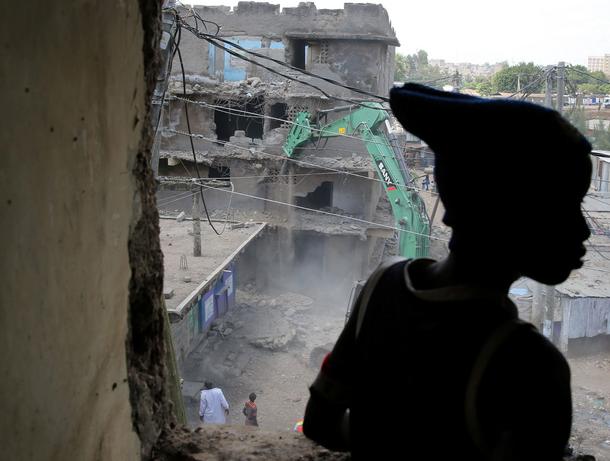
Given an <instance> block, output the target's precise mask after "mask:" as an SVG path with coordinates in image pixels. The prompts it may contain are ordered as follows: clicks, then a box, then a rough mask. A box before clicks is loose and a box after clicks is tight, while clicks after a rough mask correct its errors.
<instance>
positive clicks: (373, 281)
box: [356, 256, 407, 338]
mask: <svg viewBox="0 0 610 461" xmlns="http://www.w3.org/2000/svg"><path fill="white" fill-rule="evenodd" d="M406 261H407V259H406V258H403V257H401V256H392V257H390V258H387V259H384V260H383V261H382V262H381V264H380V265H379V267H377V269H375V272H373V273H372V274H371V275H370V277H369V278H368V280H367V281H366V284H365V285H364V288H363V289H362V293H361V295H360V298H359V299H360V302H359V304H358V321H357V322H356V338H358V335H359V334H360V328H362V323H363V322H364V316H365V314H366V309H367V307H368V305H369V301H370V300H371V296H373V292H374V291H375V287H376V286H377V284H378V283H379V280H381V277H382V276H383V274H385V273H386V272H387V270H388V269H390V268H391V267H394V266H395V265H396V264H401V263H405V262H406Z"/></svg>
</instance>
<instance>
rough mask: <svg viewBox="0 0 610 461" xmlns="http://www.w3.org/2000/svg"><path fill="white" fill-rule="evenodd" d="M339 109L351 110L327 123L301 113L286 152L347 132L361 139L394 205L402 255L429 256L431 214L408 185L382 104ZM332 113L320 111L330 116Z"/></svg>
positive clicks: (408, 178) (293, 153)
mask: <svg viewBox="0 0 610 461" xmlns="http://www.w3.org/2000/svg"><path fill="white" fill-rule="evenodd" d="M336 111H349V113H348V114H347V115H345V116H344V117H341V118H339V119H336V120H334V121H332V122H330V123H327V124H322V123H316V124H312V123H311V115H310V114H309V113H308V112H299V113H298V114H297V116H296V118H295V120H294V124H293V126H292V128H291V130H290V132H289V133H288V136H287V138H286V142H285V143H284V146H283V150H284V153H285V154H286V155H287V156H288V157H291V158H292V157H295V156H296V155H297V154H296V153H295V149H297V148H298V147H300V146H302V145H303V144H305V143H307V142H311V141H314V140H316V139H320V138H330V137H336V136H344V135H347V136H350V137H357V138H359V139H361V140H362V142H363V143H364V145H365V147H366V150H367V152H368V153H369V156H370V158H371V161H372V162H373V165H374V166H375V170H376V171H377V176H378V177H379V179H380V181H381V182H382V184H383V187H384V189H385V192H386V195H387V197H388V199H389V201H390V204H391V206H392V213H393V215H394V220H395V223H396V227H397V228H398V229H399V231H400V232H399V246H398V247H399V253H400V255H401V256H404V257H406V258H415V257H423V256H427V255H428V251H429V246H430V245H429V235H430V224H429V219H428V215H427V213H426V210H425V205H424V202H423V200H422V199H421V197H420V196H419V194H418V193H417V191H416V190H415V189H414V187H413V186H411V185H410V184H409V183H410V175H409V172H408V170H407V168H406V166H405V164H404V160H403V158H402V154H401V152H400V151H399V149H398V148H397V146H396V145H395V143H393V142H391V140H390V139H389V137H388V134H386V132H385V131H384V129H383V126H387V127H388V128H389V123H388V115H387V113H386V110H385V109H384V108H383V106H382V105H381V104H379V103H374V102H369V103H364V104H363V105H362V106H360V107H357V108H354V106H349V107H342V108H337V109H332V112H336ZM329 112H330V111H322V112H321V113H323V114H324V115H327V114H328V113H329ZM387 132H388V133H389V129H388V130H387Z"/></svg>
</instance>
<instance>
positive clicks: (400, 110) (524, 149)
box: [390, 83, 591, 226]
mask: <svg viewBox="0 0 610 461" xmlns="http://www.w3.org/2000/svg"><path fill="white" fill-rule="evenodd" d="M390 106H391V108H392V111H393V113H394V115H395V116H396V118H397V119H398V120H399V121H400V123H401V124H402V126H403V127H404V128H405V129H406V130H407V131H409V132H410V133H412V134H414V135H415V136H417V137H419V138H420V139H422V140H423V141H425V142H426V143H427V144H428V145H429V146H430V148H431V149H432V150H433V151H434V154H435V171H434V173H435V179H436V183H437V187H438V191H439V194H440V196H441V199H442V201H443V204H444V205H445V209H446V214H445V217H444V221H445V223H446V224H448V225H450V226H455V225H456V224H458V221H459V223H466V222H470V223H472V221H473V219H475V218H476V216H477V215H479V220H480V217H481V216H480V213H481V212H484V213H487V215H486V220H487V221H488V222H489V219H491V223H492V224H494V223H493V220H494V218H496V220H497V222H496V223H500V222H502V220H503V219H504V220H505V219H506V216H505V212H506V209H507V207H513V208H514V207H515V204H518V206H519V207H520V208H519V210H518V211H519V213H522V214H524V215H525V216H531V215H532V213H534V211H535V210H537V209H539V208H540V206H541V204H542V203H546V202H547V201H549V200H552V199H553V197H554V196H555V197H556V194H557V193H561V191H562V189H566V190H567V193H569V194H574V193H575V189H576V190H577V191H578V193H581V194H582V195H584V194H585V193H586V191H587V189H588V186H589V184H590V176H591V161H590V159H589V155H588V154H589V152H590V151H591V145H590V144H589V142H588V141H587V140H586V138H585V137H584V136H582V135H581V134H580V133H579V132H578V131H577V130H576V129H575V128H574V127H573V126H572V125H570V124H569V123H568V122H567V121H566V120H565V119H564V118H563V117H562V116H561V115H560V114H559V113H557V112H556V111H554V110H552V109H548V108H545V107H542V106H539V105H536V104H531V103H527V102H523V101H515V100H511V99H484V98H479V97H475V96H469V95H465V94H460V93H453V92H446V91H438V90H435V89H432V88H429V87H426V86H423V85H419V84H414V83H407V84H405V85H404V86H403V87H395V88H393V89H392V90H391V91H390ZM533 188H535V192H536V193H535V194H532V189H533ZM554 194H555V195H554ZM457 209H459V212H456V210H457ZM482 210H483V211H482ZM494 210H498V211H499V212H502V213H503V215H502V216H500V214H498V215H497V216H493V213H494ZM489 213H491V216H490V215H489Z"/></svg>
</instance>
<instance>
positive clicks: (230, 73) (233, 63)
mask: <svg viewBox="0 0 610 461" xmlns="http://www.w3.org/2000/svg"><path fill="white" fill-rule="evenodd" d="M227 40H229V41H230V42H233V43H235V44H237V45H239V46H241V47H242V48H245V49H247V50H260V49H261V48H262V41H261V40H260V39H253V38H240V37H227ZM224 46H225V47H227V48H229V49H231V50H234V51H236V52H238V53H243V52H240V51H239V50H237V49H235V48H234V47H232V46H231V45H227V44H224ZM269 48H271V49H273V50H282V49H284V44H283V43H282V42H278V41H274V42H271V45H270V47H269ZM216 53H223V55H224V56H223V61H224V80H225V82H237V81H240V80H245V79H246V78H247V74H246V68H247V66H248V63H247V62H246V61H243V60H241V59H239V58H238V57H236V56H233V55H231V54H230V53H227V52H226V51H225V50H221V49H220V48H217V47H215V46H214V45H212V44H211V43H208V73H209V74H210V76H215V74H216V71H217V70H220V69H216V66H215V62H216ZM249 57H252V56H249Z"/></svg>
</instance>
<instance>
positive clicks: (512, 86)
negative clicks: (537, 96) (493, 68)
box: [492, 62, 544, 93]
mask: <svg viewBox="0 0 610 461" xmlns="http://www.w3.org/2000/svg"><path fill="white" fill-rule="evenodd" d="M542 73H543V68H542V67H541V66H537V65H535V64H534V63H533V62H529V63H524V62H522V63H520V64H517V65H516V66H509V67H506V68H504V69H502V70H501V71H500V72H498V73H496V74H495V75H494V76H493V78H492V83H493V86H494V87H495V88H496V89H497V91H504V92H516V91H517V83H518V82H519V81H520V83H521V88H522V89H523V88H524V87H526V86H527V85H529V84H531V83H533V82H534V81H536V80H537V79H539V78H540V77H541V75H542ZM543 88H544V79H540V81H539V82H538V83H536V84H535V85H533V86H531V87H528V91H529V92H530V93H536V92H540V91H542V89H543Z"/></svg>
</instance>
